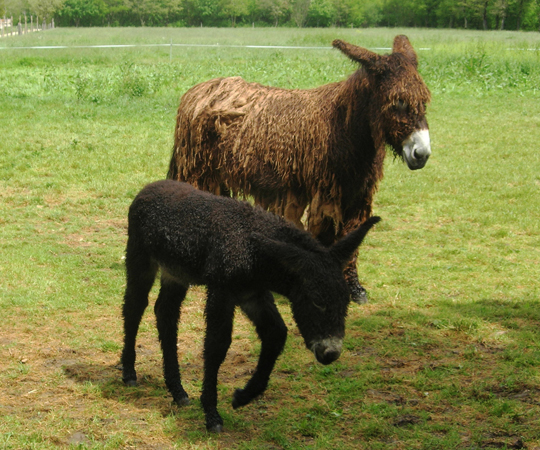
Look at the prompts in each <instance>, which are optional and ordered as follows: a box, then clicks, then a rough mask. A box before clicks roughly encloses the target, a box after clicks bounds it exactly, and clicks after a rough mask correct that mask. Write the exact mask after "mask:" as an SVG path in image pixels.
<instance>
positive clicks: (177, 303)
mask: <svg viewBox="0 0 540 450" xmlns="http://www.w3.org/2000/svg"><path fill="white" fill-rule="evenodd" d="M186 292H187V288H186V287H184V286H183V285H181V284H179V283H177V282H176V281H175V280H174V279H172V278H171V277H169V276H167V275H165V274H163V275H162V276H161V289H160V291H159V296H158V299H157V301H156V304H155V306H154V312H155V314H156V319H157V329H158V333H159V340H160V342H161V350H162V352H163V374H164V377H165V384H166V385H167V389H169V392H170V393H171V395H172V397H173V400H174V402H175V403H176V404H177V405H179V406H183V405H187V404H188V403H189V398H188V395H187V393H186V391H185V390H184V387H183V386H182V381H181V378H180V367H179V366H178V353H177V350H176V349H177V344H176V342H177V338H178V321H179V319H180V307H181V305H182V301H183V300H184V298H185V297H186Z"/></svg>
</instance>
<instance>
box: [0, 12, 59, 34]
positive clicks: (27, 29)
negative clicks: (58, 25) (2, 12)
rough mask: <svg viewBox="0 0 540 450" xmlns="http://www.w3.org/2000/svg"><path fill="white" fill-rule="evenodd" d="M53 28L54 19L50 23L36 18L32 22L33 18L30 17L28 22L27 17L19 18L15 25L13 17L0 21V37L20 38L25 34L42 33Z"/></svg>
mask: <svg viewBox="0 0 540 450" xmlns="http://www.w3.org/2000/svg"><path fill="white" fill-rule="evenodd" d="M51 28H54V19H52V20H51V22H50V23H47V22H46V21H45V20H43V19H41V22H40V18H39V17H36V18H35V22H34V16H30V20H28V17H27V16H24V19H23V18H22V17H19V23H18V24H17V25H15V22H14V21H13V17H9V18H6V17H4V18H3V19H0V37H8V36H22V35H23V34H27V33H34V32H35V31H43V30H48V29H51Z"/></svg>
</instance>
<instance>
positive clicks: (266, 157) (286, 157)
mask: <svg viewBox="0 0 540 450" xmlns="http://www.w3.org/2000/svg"><path fill="white" fill-rule="evenodd" d="M333 46H334V47H335V48H338V49H339V50H340V51H342V52H343V53H344V54H345V55H347V56H348V57H349V58H351V59H352V60H353V61H355V62H357V63H360V65H361V66H360V68H359V69H358V70H357V71H356V72H354V73H353V74H352V75H351V76H350V77H349V78H348V79H347V80H344V81H341V82H338V83H332V84H328V85H325V86H321V87H318V88H315V89H309V90H288V89H279V88H275V87H268V86H262V85H260V84H257V83H247V82H246V81H244V80H243V79H241V78H239V77H233V78H217V79H214V80H210V81H206V82H204V83H201V84H199V85H196V86H194V87H193V88H191V89H190V90H189V91H187V92H186V93H185V94H184V96H183V97H182V100H181V102H180V106H179V108H178V115H177V122H176V130H175V142H174V149H173V154H172V158H171V161H170V168H169V172H168V178H171V179H175V180H180V181H185V182H188V183H190V184H192V185H194V186H196V187H198V188H199V189H203V190H207V191H210V192H212V193H214V194H221V195H231V194H232V195H233V196H252V197H253V198H254V199H255V202H256V203H257V204H259V205H261V206H262V207H263V208H265V209H269V210H271V211H272V212H274V213H277V214H279V215H282V216H284V217H286V218H287V219H289V220H290V221H292V222H293V223H295V224H297V225H298V226H299V227H302V226H304V225H305V227H306V228H307V229H308V230H309V231H310V232H311V233H312V235H314V236H315V237H316V238H317V239H318V240H319V241H321V242H322V243H323V244H324V245H331V244H332V243H333V242H335V241H336V240H337V239H339V238H340V237H341V236H344V235H345V234H347V233H348V232H350V231H351V230H353V229H356V228H357V227H358V225H359V224H361V223H362V222H363V221H365V220H366V219H367V218H368V217H370V215H371V212H372V203H373V195H374V193H375V191H376V189H377V184H378V182H379V180H380V179H381V178H382V176H383V160H384V157H385V146H386V145H387V144H388V145H390V146H391V147H392V148H393V150H394V152H395V154H396V155H397V156H399V157H401V158H404V159H405V161H406V162H407V164H408V166H409V167H410V168H411V169H418V168H421V167H423V166H424V165H425V163H426V161H427V159H428V157H429V154H430V153H431V151H430V148H429V134H428V133H427V128H428V126H427V122H426V119H425V112H426V104H427V103H428V102H429V100H430V93H429V90H428V88H427V87H426V85H425V84H424V82H423V81H422V78H421V77H420V75H419V74H418V71H417V64H418V62H417V56H416V53H415V52H414V50H413V48H412V46H411V44H410V43H409V41H408V39H407V38H406V37H405V36H397V37H396V38H395V40H394V47H393V53H391V54H390V55H384V56H383V55H378V54H376V53H373V52H371V51H369V50H366V49H364V48H361V47H357V46H354V45H351V44H348V43H346V42H343V41H339V40H336V41H334V42H333ZM418 136H420V137H421V138H422V139H423V140H424V142H421V141H419V140H418ZM426 136H427V139H428V142H427V143H426V142H425V138H426ZM304 214H305V215H304ZM302 218H304V219H303V220H304V222H305V224H303V222H302ZM346 278H347V280H348V283H349V287H350V289H351V293H352V297H353V300H355V301H358V302H362V301H365V291H364V290H363V288H362V287H361V286H360V285H359V283H358V278H357V274H356V258H355V257H353V258H352V260H351V262H350V264H349V265H348V268H347V270H346Z"/></svg>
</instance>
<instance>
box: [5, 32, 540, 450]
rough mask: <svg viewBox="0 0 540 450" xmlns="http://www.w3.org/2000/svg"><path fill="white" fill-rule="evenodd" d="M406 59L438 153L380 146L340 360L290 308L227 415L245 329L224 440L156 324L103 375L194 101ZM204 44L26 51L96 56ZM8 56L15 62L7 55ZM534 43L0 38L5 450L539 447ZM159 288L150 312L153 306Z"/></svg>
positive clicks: (472, 37)
mask: <svg viewBox="0 0 540 450" xmlns="http://www.w3.org/2000/svg"><path fill="white" fill-rule="evenodd" d="M400 33H404V34H407V35H408V36H409V38H410V39H411V41H412V43H413V45H414V46H415V48H417V50H418V54H419V57H420V67H419V70H420V72H421V74H422V75H423V77H424V79H425V81H426V83H427V84H428V86H429V87H430V89H431V91H432V94H433V100H432V104H431V105H430V107H429V112H428V120H429V123H430V132H431V137H432V149H433V155H432V158H431V159H430V161H429V162H428V164H427V166H426V167H425V168H424V169H422V170H421V171H416V172H411V171H409V170H408V169H407V168H406V166H405V165H403V164H402V163H401V162H399V161H397V160H394V159H393V157H392V156H391V155H390V154H389V156H388V158H387V161H386V169H385V178H384V180H383V182H382V183H381V185H380V189H379V192H378V194H377V196H376V201H375V213H376V214H377V215H380V216H382V218H383V223H382V224H380V225H379V226H377V227H376V229H375V230H373V232H371V233H370V235H369V236H368V238H367V240H366V243H365V244H364V246H363V248H362V251H361V255H360V258H359V272H360V277H361V279H362V282H363V284H364V285H365V286H366V288H367V289H368V291H369V294H370V299H371V302H370V303H369V304H368V305H364V306H358V305H352V306H351V309H350V314H349V318H348V323H347V333H348V334H347V336H346V342H345V348H346V350H345V351H344V353H343V355H342V357H341V358H340V360H339V361H337V362H336V363H334V364H333V365H330V366H327V367H323V366H321V365H319V364H318V363H317V362H316V361H315V359H314V357H313V355H312V354H310V353H309V352H308V351H307V350H306V349H305V347H304V346H303V342H302V341H301V337H300V335H299V333H298V331H297V329H296V326H295V325H294V323H293V321H292V318H291V315H290V312H289V307H288V304H287V301H286V300H285V299H279V300H278V303H279V307H280V310H281V311H282V312H283V315H284V317H285V321H286V323H287V324H288V325H289V330H290V333H289V339H288V343H287V347H286V351H285V353H284V354H283V355H282V356H281V358H280V359H279V361H278V364H277V366H276V369H275V371H274V373H273V376H272V378H271V381H270V385H269V388H268V390H267V392H266V393H265V395H264V396H263V397H261V398H260V399H258V400H257V401H255V402H254V403H253V404H251V405H248V406H247V407H244V408H242V409H239V410H235V411H233V410H232V407H231V405H230V400H231V396H232V393H233V392H234V389H235V388H237V387H240V386H243V384H244V383H245V382H246V381H247V378H248V377H249V373H250V370H252V369H253V368H254V366H255V363H256V359H257V354H258V342H257V339H256V337H255V333H254V330H253V329H252V328H251V327H250V325H249V324H248V323H247V321H246V320H245V319H244V318H243V317H242V316H241V315H240V314H239V315H238V317H237V319H236V322H235V331H234V336H233V338H234V339H233V345H232V347H231V350H230V352H229V355H228V357H227V360H226V362H225V363H224V365H223V368H222V370H221V374H220V385H219V393H220V400H219V405H218V406H219V408H220V411H221V412H222V414H223V416H224V419H225V432H224V433H223V434H222V435H219V436H213V435H208V434H207V433H206V431H205V429H204V418H203V414H202V410H201V408H200V405H199V402H198V401H197V400H195V401H193V402H192V405H191V406H189V407H186V408H183V409H178V408H176V407H173V406H171V398H170V396H169V395H168V393H167V392H166V390H165V386H164V382H163V378H162V374H161V354H160V351H159V345H158V341H157V333H156V330H155V326H154V318H153V313H152V310H151V308H149V310H148V311H147V314H146V315H145V318H144V319H143V324H142V326H141V331H140V335H139V341H138V344H139V347H138V366H137V367H138V372H139V377H140V378H141V382H140V386H138V387H136V388H128V387H125V386H124V385H123V384H122V382H121V379H120V375H121V373H120V372H119V371H118V370H117V368H116V366H117V364H118V362H119V355H120V349H121V344H122V320H121V314H120V308H121V302H122V294H123V286H124V268H123V259H122V257H123V252H124V247H125V242H126V216H127V209H128V207H129V204H130V202H131V200H132V199H133V197H134V196H135V194H136V193H137V192H138V191H139V190H140V189H141V188H142V186H144V185H145V184H146V183H148V182H150V181H154V180H156V179H160V178H164V177H165V174H166V171H167V167H168V161H169V157H170V153H171V149H172V140H173V130H174V123H175V115H176V108H177V106H178V100H179V98H180V96H181V95H182V94H183V93H184V92H185V91H186V90H187V89H188V88H189V87H191V86H192V85H194V84H196V83H198V82H200V81H204V80H206V79H209V78H212V77H216V76H230V75H240V76H243V77H244V78H246V79H248V80H249V81H257V82H261V83H265V84H272V85H277V86H282V87H301V88H307V87H314V86H317V85H320V84H323V83H327V82H331V81H337V80H340V79H343V78H344V77H346V76H347V75H348V74H350V73H352V71H353V70H354V68H355V67H354V65H353V64H352V63H351V62H349V61H348V60H347V59H346V58H344V57H343V56H342V55H341V54H339V52H336V51H331V50H330V49H329V48H328V49H310V50H302V49H254V48H233V47H229V45H240V46H241V45H290V46H328V47H329V46H330V43H331V41H332V40H333V39H334V38H341V39H345V40H348V41H350V42H352V43H355V44H358V45H362V46H366V47H390V46H391V42H392V39H393V37H394V36H395V35H396V34H400ZM171 41H172V42H173V43H174V44H220V46H219V47H218V46H216V47H180V46H173V48H172V52H171V49H170V47H168V46H164V47H135V48H114V49H113V48H107V49H104V48H101V49H90V48H69V49H47V50H45V49H40V50H38V49H21V48H18V47H30V46H43V45H49V46H50V45H67V46H83V45H95V44H134V43H136V44H169V43H170V42H171ZM15 47H17V48H15ZM539 140H540V34H539V33H511V32H501V33H494V32H493V33H483V32H460V31H448V30H421V29H414V30H413V29H411V30H401V29H399V30H398V29H367V30H345V29H325V30H313V29H310V30H292V29H291V30H288V29H235V30H228V29H151V28H150V29H114V28H113V29H56V30H51V31H47V32H43V33H35V34H33V35H27V36H23V37H20V38H19V37H16V38H9V39H1V40H0V149H1V152H0V199H1V201H0V230H1V233H0V308H1V310H2V320H1V321H0V448H2V449H23V448H24V449H48V448H50V449H53V448H58V447H66V448H68V447H72V448H92V449H94V448H95V449H101V448H104V449H117V448H118V449H120V448H137V449H168V448H179V449H203V448H204V449H206V448H210V449H229V448H235V449H278V448H285V449H303V448H313V449H338V448H339V449H342V448H343V449H370V450H371V449H404V450H408V449H451V448H452V449H453V448H456V449H461V448H463V449H480V448H482V449H483V448H508V449H510V448H526V449H530V450H531V449H536V450H538V449H540V437H539V436H540V420H539V417H540V154H539V152H538V142H539ZM155 295H156V290H154V291H153V293H152V296H153V298H155ZM203 304H204V290H203V289H193V291H191V294H190V296H189V297H188V301H187V302H186V304H185V306H184V310H183V313H184V315H183V320H182V325H181V331H180V336H179V350H180V355H181V356H180V357H181V364H182V366H183V378H184V381H185V386H186V389H187V390H188V392H189V394H190V395H191V397H192V398H193V399H197V398H198V395H199V392H200V386H201V379H202V360H201V350H202V339H203V332H204V322H203V317H202V309H203Z"/></svg>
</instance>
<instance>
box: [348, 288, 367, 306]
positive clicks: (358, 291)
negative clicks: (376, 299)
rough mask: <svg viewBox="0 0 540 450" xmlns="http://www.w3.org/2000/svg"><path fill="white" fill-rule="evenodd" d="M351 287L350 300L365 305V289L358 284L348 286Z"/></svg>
mask: <svg viewBox="0 0 540 450" xmlns="http://www.w3.org/2000/svg"><path fill="white" fill-rule="evenodd" d="M349 288H350V289H351V301H352V302H354V303H358V304H359V305H365V304H366V303H368V302H369V300H368V295H367V291H366V290H365V289H364V288H363V287H362V286H360V285H357V286H349Z"/></svg>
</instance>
